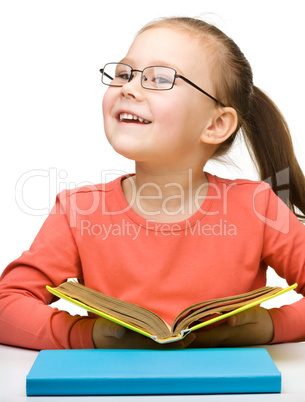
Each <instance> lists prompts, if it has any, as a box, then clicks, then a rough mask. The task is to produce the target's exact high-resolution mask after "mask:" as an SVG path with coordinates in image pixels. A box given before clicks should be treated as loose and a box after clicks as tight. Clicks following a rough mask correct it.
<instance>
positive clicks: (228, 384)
mask: <svg viewBox="0 0 305 402" xmlns="http://www.w3.org/2000/svg"><path fill="white" fill-rule="evenodd" d="M258 392H259V393H276V392H281V379H280V376H278V375H274V376H270V375H269V376H257V377H252V376H251V377H249V376H238V377H236V376H234V377H233V376H227V377H222V378H220V377H212V378H209V377H207V378H202V377H201V378H200V377H198V378H177V377H175V378H170V377H167V378H158V377H149V378H132V379H131V378H129V379H126V378H125V379H118V378H86V377H85V376H84V377H83V378H78V379H68V378H66V379H64V380H63V379H60V380H57V379H48V380H46V379H45V380H42V379H35V378H31V379H28V380H27V395H28V396H34V395H36V396H38V395H50V396H51V395H53V396H55V395H160V394H163V395H166V394H167V395H168V394H172V395H174V394H240V393H258Z"/></svg>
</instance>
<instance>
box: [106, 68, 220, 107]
mask: <svg viewBox="0 0 305 402" xmlns="http://www.w3.org/2000/svg"><path fill="white" fill-rule="evenodd" d="M108 64H123V65H124V66H127V67H129V68H130V78H129V79H128V81H127V82H130V81H131V80H132V79H133V77H134V76H133V74H132V73H133V72H134V71H136V72H138V73H141V86H142V87H143V88H144V89H148V90H150V91H169V90H171V89H172V88H173V86H174V85H175V80H176V78H181V79H182V80H183V81H185V82H186V83H187V84H189V85H191V86H192V87H194V88H196V89H198V91H200V92H202V93H203V94H204V95H206V96H208V97H209V98H210V99H212V100H213V101H214V102H216V103H218V104H219V105H220V106H222V107H226V106H225V105H224V104H223V103H222V102H220V101H219V100H218V99H216V98H214V96H212V95H210V94H209V93H208V92H206V91H205V90H203V89H202V88H200V87H199V86H198V85H196V84H195V83H194V82H192V81H190V80H189V79H188V78H186V77H184V76H183V75H180V74H177V71H176V70H175V69H174V68H172V67H167V66H148V67H145V68H144V69H143V70H136V69H134V68H132V67H131V66H130V65H129V64H125V63H115V62H113V63H107V64H105V66H104V67H103V68H101V69H100V73H102V83H103V84H104V85H107V86H109V87H122V86H123V85H124V84H122V85H111V84H106V83H105V82H103V75H104V74H105V73H104V70H105V67H106V66H107V65H108ZM154 67H166V68H168V69H171V70H173V71H174V72H175V75H174V80H173V83H172V86H171V87H170V88H165V89H164V88H147V87H145V86H144V85H143V72H144V71H145V70H146V69H147V68H154ZM105 75H106V76H107V77H108V78H109V79H111V80H113V78H112V77H110V76H109V75H108V74H105Z"/></svg>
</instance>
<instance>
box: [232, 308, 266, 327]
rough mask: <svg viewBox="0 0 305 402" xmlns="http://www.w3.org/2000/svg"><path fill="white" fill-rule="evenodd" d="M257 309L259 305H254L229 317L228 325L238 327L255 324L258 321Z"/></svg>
mask: <svg viewBox="0 0 305 402" xmlns="http://www.w3.org/2000/svg"><path fill="white" fill-rule="evenodd" d="M257 309H259V307H253V308H250V309H248V310H245V311H242V312H241V313H238V314H235V315H232V316H231V317H228V319H227V323H228V325H229V326H230V327H237V326H239V325H245V324H253V323H255V322H257Z"/></svg>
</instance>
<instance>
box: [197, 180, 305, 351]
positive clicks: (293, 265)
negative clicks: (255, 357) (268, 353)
mask: <svg viewBox="0 0 305 402" xmlns="http://www.w3.org/2000/svg"><path fill="white" fill-rule="evenodd" d="M263 187H264V190H263V191H261V192H260V194H259V196H258V197H257V199H256V200H255V202H256V203H255V204H254V212H255V214H256V216H257V218H258V219H259V220H260V221H261V223H262V224H263V225H264V231H263V233H264V235H263V239H262V254H261V259H262V260H263V261H264V262H265V263H266V264H267V265H269V266H271V267H273V268H274V269H275V271H276V272H277V273H278V275H279V276H281V277H282V278H285V279H286V281H287V282H288V284H289V285H291V284H293V283H295V282H297V283H298V285H299V286H298V288H297V289H296V290H297V291H298V292H299V293H301V294H303V296H304V294H305V252H304V244H305V227H304V225H303V224H301V223H300V222H299V221H298V219H297V218H296V217H295V216H294V214H293V213H292V212H291V211H290V210H289V209H288V208H287V207H286V205H284V204H283V203H282V201H281V200H279V198H277V197H276V196H275V194H274V193H273V192H272V190H271V189H270V188H269V187H266V185H263ZM298 341H305V298H303V299H301V300H299V301H298V302H295V303H292V304H291V305H287V306H282V307H279V308H273V309H270V310H267V309H265V308H262V307H255V308H253V309H250V310H247V311H244V312H243V313H240V314H238V315H235V316H232V317H230V318H229V319H228V320H227V322H226V323H225V324H223V325H221V326H219V327H216V328H213V329H211V330H206V331H202V332H199V331H197V332H196V341H195V342H193V344H192V347H214V346H239V345H240V346H241V345H259V344H266V343H281V342H298Z"/></svg>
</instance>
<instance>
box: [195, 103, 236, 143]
mask: <svg viewBox="0 0 305 402" xmlns="http://www.w3.org/2000/svg"><path fill="white" fill-rule="evenodd" d="M237 123H238V117H237V112H236V110H235V109H234V108H232V107H223V108H219V109H218V110H217V111H216V113H215V114H214V116H213V118H212V120H211V122H210V123H209V124H208V125H207V127H206V128H205V130H204V131H203V132H202V134H201V136H200V140H201V142H204V143H206V144H214V145H217V144H221V143H222V142H224V141H225V140H226V139H227V138H229V137H230V135H231V134H233V133H234V131H235V130H236V128H237Z"/></svg>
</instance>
